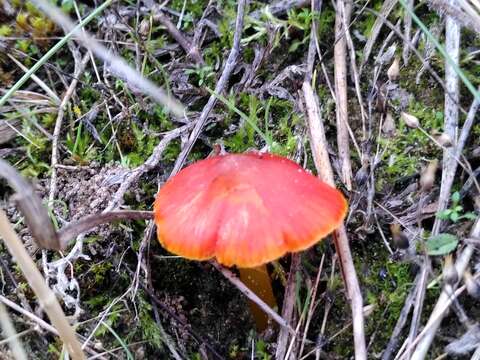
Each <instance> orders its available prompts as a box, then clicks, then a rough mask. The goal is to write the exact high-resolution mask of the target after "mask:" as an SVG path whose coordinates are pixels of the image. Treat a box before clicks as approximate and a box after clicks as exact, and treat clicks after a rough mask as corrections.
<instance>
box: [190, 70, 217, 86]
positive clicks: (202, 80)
mask: <svg viewBox="0 0 480 360" xmlns="http://www.w3.org/2000/svg"><path fill="white" fill-rule="evenodd" d="M185 73H186V74H187V75H193V76H194V78H195V80H196V82H197V85H198V86H203V85H205V84H206V83H207V81H208V79H210V78H212V77H213V76H214V75H215V73H214V71H213V67H211V66H209V65H205V66H198V67H195V68H193V69H187V70H186V71H185Z"/></svg>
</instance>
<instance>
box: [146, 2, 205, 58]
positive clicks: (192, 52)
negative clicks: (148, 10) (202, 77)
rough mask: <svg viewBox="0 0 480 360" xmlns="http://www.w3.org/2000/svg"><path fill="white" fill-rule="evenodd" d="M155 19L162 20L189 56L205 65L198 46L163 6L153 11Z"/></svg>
mask: <svg viewBox="0 0 480 360" xmlns="http://www.w3.org/2000/svg"><path fill="white" fill-rule="evenodd" d="M153 21H157V22H160V23H161V24H162V25H163V26H165V28H166V29H167V31H168V33H169V34H170V35H171V36H172V37H173V38H174V39H175V41H176V42H178V43H179V44H180V46H181V47H182V49H183V50H185V52H186V53H187V56H188V57H190V58H191V59H192V60H194V61H195V62H196V63H197V64H200V65H203V64H204V63H205V62H204V61H203V57H202V54H200V51H199V50H198V47H197V46H196V45H195V44H194V43H193V42H192V41H191V40H189V39H187V38H186V37H185V35H183V34H182V33H181V32H180V31H179V30H178V29H177V27H176V26H175V24H174V23H172V22H171V21H170V19H169V18H168V16H167V15H165V14H164V13H163V11H162V9H161V8H159V7H155V9H154V13H153Z"/></svg>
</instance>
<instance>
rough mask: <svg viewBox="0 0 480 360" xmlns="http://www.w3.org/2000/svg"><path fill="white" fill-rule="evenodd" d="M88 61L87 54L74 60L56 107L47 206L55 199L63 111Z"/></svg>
mask: <svg viewBox="0 0 480 360" xmlns="http://www.w3.org/2000/svg"><path fill="white" fill-rule="evenodd" d="M88 60H89V54H88V53H87V54H86V55H85V56H84V57H83V59H82V60H81V61H79V60H77V59H75V71H74V73H73V80H72V82H71V83H70V86H69V87H68V89H67V91H66V92H65V95H64V96H63V99H62V102H61V103H60V105H59V107H58V114H57V120H56V122H55V128H54V130H53V139H52V160H51V163H50V164H51V169H52V175H51V177H50V193H49V195H48V205H49V206H52V205H53V200H54V198H55V194H56V192H57V168H56V165H57V164H58V148H59V138H60V132H61V131H62V124H63V116H64V115H65V109H66V107H67V104H68V102H69V101H70V98H71V97H72V95H73V92H74V91H75V88H76V87H77V84H78V79H79V77H80V74H81V73H82V72H83V70H84V69H85V66H86V65H87V62H88Z"/></svg>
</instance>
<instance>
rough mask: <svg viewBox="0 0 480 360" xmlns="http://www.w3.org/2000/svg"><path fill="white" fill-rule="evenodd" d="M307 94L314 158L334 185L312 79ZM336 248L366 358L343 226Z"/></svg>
mask: <svg viewBox="0 0 480 360" xmlns="http://www.w3.org/2000/svg"><path fill="white" fill-rule="evenodd" d="M302 89H303V95H304V97H305V105H306V110H307V119H308V126H309V129H310V145H311V147H312V153H313V159H314V162H315V167H316V168H317V171H318V174H319V176H320V177H321V178H322V180H323V181H325V182H327V183H328V184H330V185H334V179H333V171H332V167H331V164H330V159H329V156H328V152H327V140H326V137H325V130H324V128H323V123H322V118H321V115H320V108H319V105H318V100H317V98H316V96H315V94H314V93H313V89H312V87H311V86H310V84H309V83H308V82H304V83H303V87H302ZM334 240H335V248H336V250H337V254H338V257H339V260H340V267H341V269H342V275H343V280H344V282H345V287H346V290H347V296H348V299H349V300H350V304H351V307H352V322H353V336H354V345H355V358H356V359H357V360H361V359H366V358H367V352H366V346H365V329H364V319H363V299H362V293H361V291H360V286H359V283H358V279H357V274H356V271H355V267H354V265H353V260H352V254H351V252H350V246H349V244H348V237H347V232H346V230H345V226H343V225H342V226H340V227H339V228H338V229H337V230H336V231H335V232H334Z"/></svg>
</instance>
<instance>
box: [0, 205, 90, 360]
mask: <svg viewBox="0 0 480 360" xmlns="http://www.w3.org/2000/svg"><path fill="white" fill-rule="evenodd" d="M0 235H1V236H2V237H3V240H4V241H5V244H6V245H7V248H8V251H9V252H10V254H12V256H13V257H14V258H15V260H16V262H17V264H18V266H19V267H20V269H21V270H22V272H23V274H24V275H25V278H26V279H27V281H28V283H29V284H30V286H31V288H32V290H33V291H34V292H35V294H36V295H37V297H38V300H39V302H40V304H41V305H42V307H43V308H44V309H45V312H46V313H47V315H48V317H49V318H50V320H51V321H52V323H53V325H54V326H55V327H56V329H57V330H58V333H59V336H60V338H61V339H62V340H63V342H64V343H65V345H66V347H67V350H68V352H69V353H70V355H71V356H72V358H73V359H75V360H76V359H85V356H84V354H83V351H82V349H81V346H80V343H79V342H78V340H77V337H76V335H75V331H74V330H73V328H72V327H71V326H70V324H69V323H68V321H67V318H66V317H65V314H64V313H63V310H62V307H61V306H60V304H59V303H58V300H57V298H56V297H55V294H54V293H53V291H52V290H51V289H50V288H49V287H48V286H47V284H46V283H45V279H44V278H43V277H42V275H41V274H40V271H38V269H37V267H36V266H35V263H34V262H33V260H32V259H31V257H30V256H29V255H28V253H27V250H25V247H24V246H23V244H22V242H21V241H20V239H19V238H18V236H17V234H16V233H15V231H14V230H13V227H12V225H11V224H10V222H9V221H8V218H7V215H6V214H5V212H4V211H3V210H1V209H0Z"/></svg>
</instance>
